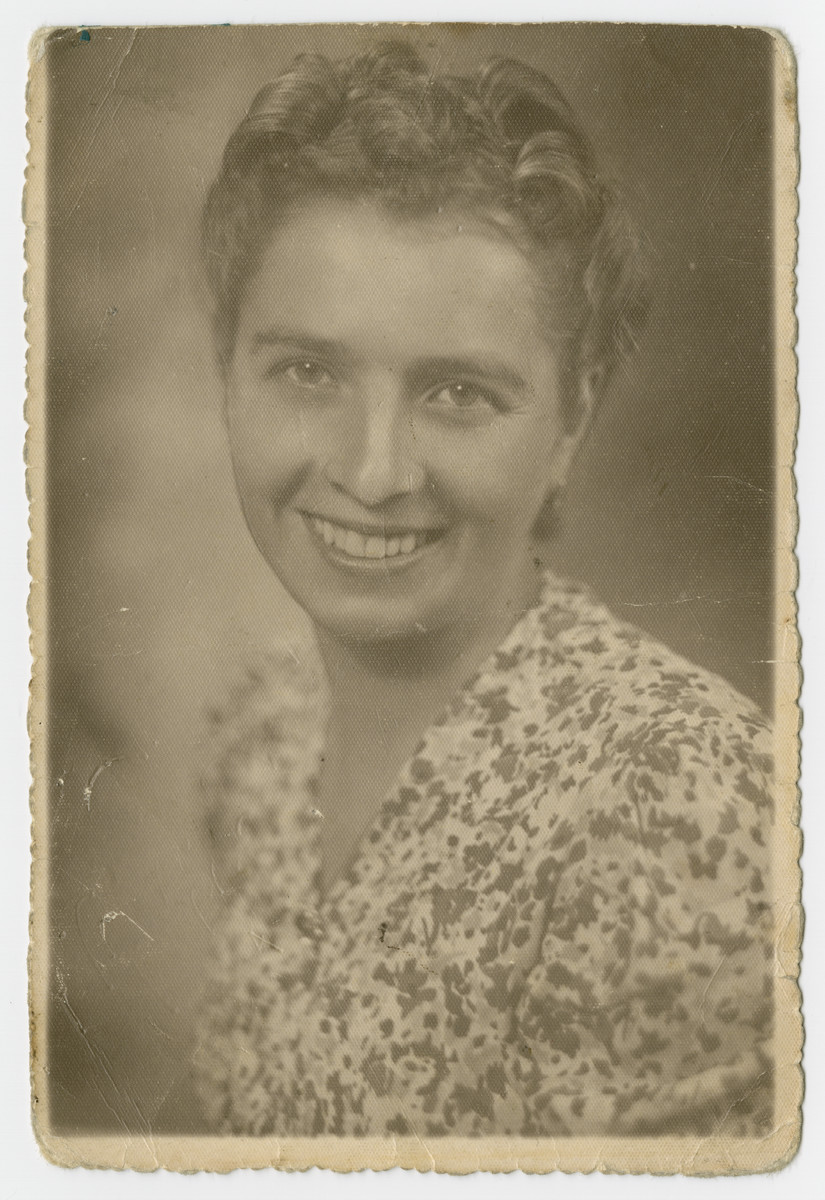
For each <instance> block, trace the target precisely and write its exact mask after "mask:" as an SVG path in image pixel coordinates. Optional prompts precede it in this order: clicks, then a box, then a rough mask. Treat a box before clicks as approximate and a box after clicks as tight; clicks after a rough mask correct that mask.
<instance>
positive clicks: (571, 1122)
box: [517, 724, 773, 1136]
mask: <svg viewBox="0 0 825 1200" xmlns="http://www.w3.org/2000/svg"><path fill="white" fill-rule="evenodd" d="M624 749H625V751H626V753H623V754H618V753H617V754H615V755H613V756H611V760H612V768H611V766H607V767H606V768H605V769H603V770H601V771H599V772H598V773H596V774H595V775H594V776H593V777H592V778H591V780H590V783H589V785H588V786H587V787H586V788H585V789H584V791H583V792H582V794H581V797H580V801H581V803H580V805H579V807H578V809H577V813H576V816H575V819H573V820H571V821H570V822H569V824H568V825H567V830H566V834H565V835H564V836H563V838H562V839H561V840H562V841H564V844H563V845H559V844H558V842H559V841H560V839H559V838H558V837H557V838H556V843H557V844H556V846H555V847H554V848H553V849H552V852H551V853H550V854H548V855H547V856H546V857H545V859H544V861H543V862H542V864H541V865H540V867H539V874H540V875H541V876H542V877H543V878H544V879H545V880H546V881H547V883H548V886H549V888H550V899H549V903H548V907H547V910H546V912H547V924H546V929H545V931H544V935H543V938H542V943H541V954H540V957H539V960H538V962H537V964H536V965H535V966H534V967H533V969H532V970H531V971H530V973H529V975H528V976H527V978H526V980H525V988H524V991H523V993H522V1000H521V1002H520V1005H519V1007H518V1011H517V1036H518V1041H519V1045H520V1051H519V1058H518V1065H517V1075H518V1077H519V1078H518V1087H519V1090H520V1092H521V1096H522V1099H523V1101H524V1103H525V1106H526V1110H527V1113H528V1114H529V1115H528V1122H527V1123H528V1125H529V1127H530V1129H531V1130H532V1131H533V1132H535V1133H537V1134H538V1133H540V1132H541V1130H542V1129H548V1128H559V1127H561V1128H563V1129H566V1131H567V1132H568V1133H569V1134H570V1135H573V1136H575V1135H576V1134H577V1133H587V1132H590V1131H592V1130H593V1129H594V1128H599V1129H601V1130H604V1131H605V1133H608V1134H610V1133H612V1134H654V1133H662V1134H666V1133H670V1134H673V1135H688V1134H694V1133H698V1134H706V1133H712V1132H719V1133H722V1132H724V1133H726V1134H728V1135H729V1136H754V1135H756V1134H758V1133H761V1132H763V1131H764V1129H765V1128H766V1127H769V1123H770V1120H771V1113H772V1079H771V1069H770V1068H771V1052H770V1035H771V1019H772V973H773V972H772V959H773V939H772V928H773V920H772V912H771V905H770V901H769V899H768V898H769V896H770V890H769V880H768V870H769V855H770V844H771V843H770V828H771V784H770V770H771V768H770V755H769V735H768V732H767V730H766V729H765V728H764V727H763V726H762V727H757V725H756V724H752V725H750V726H747V727H746V728H744V729H743V728H740V727H735V728H734V729H733V730H732V729H731V728H728V729H723V728H719V727H718V726H716V727H712V728H711V729H709V730H707V731H706V732H705V734H704V736H702V737H699V736H697V734H696V732H695V730H694V731H686V730H684V729H682V730H679V729H678V727H677V728H676V729H673V728H671V729H670V730H668V729H667V728H666V727H663V726H661V725H657V726H656V728H655V730H653V729H649V730H648V731H641V732H640V733H639V734H638V735H636V741H635V744H632V745H630V746H628V747H625V748H624ZM611 769H612V773H611Z"/></svg>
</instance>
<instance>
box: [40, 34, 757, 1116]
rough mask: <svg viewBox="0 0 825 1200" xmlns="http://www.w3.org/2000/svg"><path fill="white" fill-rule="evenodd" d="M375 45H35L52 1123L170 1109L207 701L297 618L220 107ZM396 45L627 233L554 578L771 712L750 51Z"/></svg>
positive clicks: (232, 118)
mask: <svg viewBox="0 0 825 1200" xmlns="http://www.w3.org/2000/svg"><path fill="white" fill-rule="evenodd" d="M397 32H399V31H397V30H393V29H391V28H388V27H384V28H383V29H380V30H376V29H375V28H370V27H354V26H344V27H339V28H336V27H327V28H318V27H304V28H301V27H282V28H279V27H258V28H255V27H247V28H243V27H237V28H227V27H212V28H205V29H196V28H180V29H174V28H172V29H163V28H157V29H141V30H139V31H134V30H129V29H110V30H106V29H103V30H94V29H93V30H92V31H91V33H90V34H89V35H88V40H86V38H85V35H81V34H80V33H79V32H75V31H71V32H69V33H67V34H66V35H65V36H63V37H61V38H59V39H56V40H54V41H52V42H51V43H50V44H49V46H48V49H47V51H46V77H47V104H48V136H47V139H46V148H47V173H48V176H47V177H48V234H47V248H48V342H47V344H48V395H47V437H48V470H49V558H48V567H47V578H48V584H49V590H50V596H49V600H50V655H49V658H50V673H51V680H50V685H51V692H50V695H51V735H50V738H51V745H50V756H49V757H50V761H49V772H50V775H49V786H50V788H51V789H52V797H53V812H52V822H51V828H52V831H53V834H52V836H53V839H54V840H53V847H52V851H53V855H54V858H53V863H54V870H53V884H54V886H53V894H52V905H53V930H54V934H53V937H54V941H53V945H54V954H53V981H52V992H53V995H54V1007H53V1011H52V1017H51V1023H50V1032H51V1038H52V1041H51V1047H50V1051H49V1064H50V1070H51V1081H52V1097H51V1099H52V1105H53V1109H52V1115H53V1119H54V1121H55V1122H56V1124H57V1127H58V1128H61V1127H62V1128H63V1129H65V1130H66V1131H67V1132H71V1131H72V1130H80V1129H86V1128H94V1129H100V1130H103V1129H110V1130H111V1131H112V1132H117V1131H119V1130H122V1129H123V1128H124V1127H127V1128H129V1129H133V1130H134V1131H135V1132H149V1131H150V1129H151V1130H153V1131H154V1132H163V1130H164V1128H165V1129H171V1128H177V1127H181V1126H182V1125H184V1124H185V1123H186V1122H187V1121H188V1120H189V1119H190V1118H192V1112H191V1106H190V1105H189V1104H188V1102H187V1101H186V1099H185V1098H184V1099H181V1098H180V1096H179V1095H177V1094H176V1083H177V1080H178V1077H179V1076H180V1075H181V1072H182V1071H183V1069H184V1064H185V1061H186V1058H187V1056H188V1054H189V1052H190V1051H191V1048H192V1042H191V1038H192V1032H191V1030H192V1013H193V1008H194V1005H195V1004H196V1002H197V998H198V989H199V986H200V982H201V980H202V977H203V971H204V967H203V964H204V961H205V955H206V954H207V953H208V951H209V945H210V925H211V919H212V914H213V913H214V911H215V905H216V904H217V903H218V902H219V899H220V897H219V892H218V887H217V882H216V881H215V879H214V876H213V873H212V871H211V869H210V861H209V856H208V852H207V850H206V842H205V838H204V833H203V824H204V822H203V813H202V810H201V808H200V805H199V797H198V793H197V788H196V786H195V783H194V781H195V779H196V777H197V774H198V771H199V770H200V769H201V767H202V766H203V765H204V764H205V763H206V762H207V761H208V760H209V756H210V742H209V734H208V724H207V721H206V719H205V716H206V713H207V712H208V710H209V709H210V708H213V707H215V706H216V705H218V706H219V705H221V704H222V703H223V702H224V701H225V699H226V696H227V693H228V691H229V689H230V687H231V685H232V684H233V683H235V682H237V681H238V680H239V679H240V678H242V676H243V675H244V673H245V671H246V670H247V669H248V668H249V667H254V664H255V661H256V658H258V657H259V656H260V654H261V653H262V652H263V651H265V649H266V647H267V646H269V645H271V644H272V643H273V642H274V641H275V640H277V639H281V638H283V637H284V636H291V634H292V633H293V631H298V630H299V629H300V627H301V624H302V620H303V618H302V616H301V614H300V613H298V612H297V611H296V610H295V608H294V606H293V605H292V604H291V602H290V601H288V600H287V598H286V597H285V596H284V593H283V592H282V590H281V589H280V587H279V585H278V583H277V582H276V581H275V579H274V578H273V577H272V575H271V574H270V572H269V570H268V569H267V568H266V567H265V565H264V564H263V562H262V561H259V559H258V557H257V552H256V551H255V549H254V547H253V545H252V542H251V540H250V538H249V536H248V534H247V532H246V529H245V526H244V524H243V521H242V518H241V515H240V512H239V509H238V506H237V502H236V498H235V493H234V487H233V483H232V479H231V474H230V469H229V459H228V452H227V447H226V443H225V437H224V430H223V426H222V419H221V387H220V381H219V378H218V374H217V371H216V368H215V363H214V359H213V354H212V348H211V342H210V333H209V322H208V317H207V311H206V299H205V295H204V290H203V282H202V278H201V275H200V266H199V261H198V244H197V227H198V219H199V212H200V208H201V205H202V203H203V200H204V197H205V194H206V190H207V188H208V186H209V183H210V182H211V179H212V178H213V177H214V174H215V172H216V169H217V166H218V162H219V158H220V155H221V152H222V149H223V146H224V144H225V142H226V139H227V137H228V135H229V133H230V132H231V130H232V129H233V128H234V126H235V125H236V124H237V122H238V121H239V120H240V118H241V117H242V116H243V113H244V109H245V106H246V105H247V104H248V102H249V101H250V99H251V97H252V96H253V95H254V93H255V92H256V91H257V90H258V88H259V87H261V86H262V85H263V84H264V83H266V82H267V81H268V80H270V79H271V78H272V77H273V76H275V75H276V74H278V73H279V72H280V71H281V70H282V69H283V68H284V67H285V66H286V64H287V63H288V62H289V60H290V59H291V58H292V57H293V56H294V55H295V54H297V53H300V52H307V51H309V52H312V51H320V52H322V53H326V54H328V55H329V56H331V57H338V56H340V55H345V54H351V53H355V52H358V51H362V50H364V49H366V48H367V47H368V46H369V45H371V44H373V43H374V41H375V40H376V38H377V37H386V36H387V35H388V34H393V33H397ZM401 32H403V35H404V36H405V37H407V38H408V39H409V40H410V41H411V42H413V43H414V44H415V46H416V47H417V48H419V49H420V50H422V51H423V52H424V53H425V54H426V55H427V57H428V58H429V60H430V61H431V62H432V64H433V65H434V66H435V67H437V69H438V70H440V71H441V70H443V71H450V70H454V71H460V72H463V71H473V70H475V69H476V68H477V67H478V65H479V64H480V63H481V62H483V61H484V60H485V59H487V58H488V57H490V56H491V55H500V54H501V55H512V56H515V57H519V58H522V59H525V60H526V61H528V62H530V63H532V64H534V65H535V66H538V67H540V68H542V69H543V70H546V71H547V72H548V73H549V74H550V76H551V77H552V78H554V79H555V80H556V82H557V83H558V84H559V85H560V87H561V88H562V90H563V91H564V92H565V94H566V95H567V97H568V99H569V100H570V102H571V104H572V106H573V108H574V110H575V111H576V112H577V114H578V115H579V116H580V118H581V120H582V123H583V124H584V126H585V128H586V129H587V130H588V131H589V133H590V135H591V137H592V138H593V141H594V142H595V145H596V150H597V156H598V159H599V161H600V162H601V164H602V167H603V169H604V171H605V172H606V173H607V174H608V175H610V176H612V177H614V178H615V179H617V180H618V182H619V184H620V186H621V188H622V190H623V192H624V194H625V196H626V198H627V202H628V205H629V207H630V209H631V211H632V213H633V214H634V216H635V219H636V221H637V223H638V225H639V227H640V229H641V230H642V233H643V235H644V239H645V243H646V248H647V253H648V257H649V260H650V263H651V270H652V282H653V291H654V305H653V311H652V316H651V320H650V323H649V326H648V328H647V331H646V333H645V334H644V336H643V339H642V342H641V346H640V348H639V352H638V354H637V355H636V357H635V358H634V359H633V360H632V361H631V363H630V365H629V367H628V368H626V369H625V370H624V371H623V373H622V374H621V375H620V376H619V377H618V378H617V379H616V381H615V383H614V385H613V386H612V388H611V391H610V394H609V396H608V397H607V400H606V403H605V405H604V407H603V408H602V410H601V412H600V414H599V417H598V420H597V422H596V425H595V427H594V429H593V431H592V433H591V435H590V437H589V440H588V441H587V443H586V445H585V447H584V449H583V451H582V453H581V455H580V457H579V459H578V462H577V466H576V469H575V472H574V479H573V482H572V485H571V487H570V489H569V491H568V494H567V497H566V500H565V503H564V508H563V527H562V531H561V534H560V536H559V538H558V539H557V541H556V542H555V543H554V546H553V550H552V558H551V563H552V566H553V567H554V568H555V569H556V570H557V571H559V572H560V573H563V574H567V575H571V576H574V577H577V578H579V579H582V580H584V581H585V582H586V583H588V584H589V585H591V586H592V588H593V589H594V590H595V591H596V593H597V594H599V595H600V596H601V598H602V599H604V600H605V601H607V602H608V604H609V605H610V606H611V607H612V608H613V610H614V611H615V612H616V613H617V614H618V615H620V616H622V617H624V618H626V619H627V620H629V621H632V622H633V623H635V624H638V625H640V626H642V627H643V628H645V629H647V630H649V631H650V632H652V633H653V634H654V635H655V636H657V637H659V638H661V640H662V641H664V642H666V643H668V644H669V645H670V646H672V647H673V648H674V649H675V650H677V651H678V652H679V653H681V654H683V655H684V656H685V657H687V658H689V659H691V660H692V661H694V662H696V663H699V664H701V665H702V666H703V667H706V668H708V669H710V670H711V671H714V672H716V673H718V674H720V675H723V676H725V677H727V678H728V679H730V680H731V681H732V682H733V684H734V685H735V686H736V687H738V688H739V689H740V690H741V691H743V692H744V693H746V694H748V695H750V696H752V697H753V698H754V699H755V700H756V701H757V702H758V703H759V704H761V705H762V707H763V708H765V709H769V708H770V706H771V700H772V670H771V659H772V658H774V645H773V637H774V628H773V621H772V600H771V596H772V588H773V556H772V542H773V497H774V461H773V419H774V410H773V404H774V387H773V336H774V333H773V330H774V312H773V296H772V282H771V281H772V271H773V258H772V255H773V243H772V225H773V179H772V167H771V163H772V138H771V102H772V91H771V89H772V78H771V42H770V39H769V37H768V35H766V34H763V33H760V32H758V31H753V30H743V29H739V30H730V29H725V28H710V27H708V28H701V27H700V28H696V27H665V26H662V27H650V26H647V27H645V26H633V25H621V26H620V25H614V26H610V25H605V26H598V27H594V26H582V25H560V26H559V25H557V26H522V27H508V26H499V27H492V28H490V27H488V28H484V27H481V26H478V27H473V26H466V27H447V26H441V27H425V26H412V27H409V28H407V29H405V30H403V31H401ZM41 153H42V149H41ZM40 769H41V770H43V769H45V766H44V764H43V763H42V762H41V766H40ZM167 1093H170V1094H171V1095H172V1096H176V1099H175V1100H174V1102H171V1101H170V1102H168V1103H167V1104H165V1105H164V1100H165V1097H166V1096H167Z"/></svg>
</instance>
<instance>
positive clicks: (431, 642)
mask: <svg viewBox="0 0 825 1200" xmlns="http://www.w3.org/2000/svg"><path fill="white" fill-rule="evenodd" d="M538 589H539V583H538V579H537V577H535V576H533V577H532V579H531V580H530V584H529V586H525V587H521V588H519V589H518V590H516V589H514V590H513V594H511V595H510V596H509V597H504V596H503V597H501V599H500V602H499V604H498V606H497V609H496V610H495V611H494V612H489V611H488V612H487V613H486V614H485V617H486V619H485V620H484V622H483V623H482V622H479V623H478V625H477V626H475V627H474V628H471V629H469V630H468V629H466V628H465V629H463V630H462V631H460V632H459V631H458V630H455V629H444V630H443V631H440V632H439V633H438V634H434V633H429V634H427V635H426V636H424V635H422V636H418V637H416V638H414V639H413V638H411V639H409V640H408V641H401V640H395V641H393V642H385V643H378V644H370V645H365V644H363V643H360V644H352V643H344V642H341V641H340V640H339V639H337V638H333V637H331V636H330V635H329V634H326V633H325V632H324V631H323V630H321V631H319V633H318V643H319V647H320V650H321V655H322V658H323V661H324V666H325V669H326V674H327V679H328V684H329V698H330V704H329V721H328V726H327V738H326V748H325V754H324V760H323V763H322V767H321V774H320V779H319V798H318V802H319V808H320V810H321V812H323V814H324V818H325V819H324V839H323V840H324V876H325V883H326V886H327V887H328V886H329V885H330V884H331V883H332V882H333V881H334V879H335V878H336V877H337V875H338V874H340V873H341V871H342V870H343V869H345V867H346V865H347V863H348V862H349V860H350V858H351V857H352V854H353V852H354V851H355V849H356V847H357V844H358V842H359V841H360V838H361V836H362V835H363V833H364V832H365V831H366V829H367V828H368V826H369V825H370V824H371V823H372V821H373V819H374V818H375V816H376V815H377V812H378V809H379V808H380V806H381V803H382V801H383V800H384V798H385V796H386V795H387V794H388V792H389V790H390V788H391V786H392V784H393V783H394V781H395V779H396V777H397V775H398V773H399V771H400V770H401V768H402V767H403V765H404V763H405V762H407V760H408V759H409V758H410V757H411V755H412V754H413V753H414V751H415V748H416V746H417V744H418V742H419V740H420V738H421V736H422V734H423V733H424V731H425V730H426V729H427V727H428V726H429V725H430V724H431V723H432V721H433V720H434V719H435V718H436V717H437V716H438V714H439V713H440V712H441V711H442V710H443V709H444V708H445V707H446V705H447V704H448V703H449V701H450V700H451V699H452V697H453V696H454V695H455V694H456V692H458V691H459V690H460V689H461V687H462V686H463V685H464V684H465V683H466V682H467V681H468V680H469V679H470V678H472V676H473V675H474V674H475V672H476V671H477V670H478V668H479V667H480V666H481V664H482V663H483V662H484V661H485V660H486V659H487V658H488V657H489V655H490V654H491V653H492V652H493V651H494V650H495V648H496V646H498V645H499V644H500V642H501V641H502V640H503V638H504V637H506V635H507V633H508V632H509V631H510V629H511V628H512V627H513V625H514V624H515V623H516V622H517V621H518V620H519V618H520V617H521V616H522V615H523V613H524V611H525V610H526V609H528V608H529V607H531V606H532V605H533V604H534V603H535V602H536V600H537V598H538Z"/></svg>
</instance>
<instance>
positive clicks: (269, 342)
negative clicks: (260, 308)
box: [251, 327, 346, 358]
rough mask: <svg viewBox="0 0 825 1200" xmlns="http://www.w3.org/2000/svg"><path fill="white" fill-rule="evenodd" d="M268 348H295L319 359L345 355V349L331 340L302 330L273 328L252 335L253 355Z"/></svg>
mask: <svg viewBox="0 0 825 1200" xmlns="http://www.w3.org/2000/svg"><path fill="white" fill-rule="evenodd" d="M268 346H296V347H300V349H301V350H302V351H306V353H307V354H308V355H309V354H317V355H318V356H319V357H320V358H331V357H333V356H335V357H337V358H340V357H342V355H344V354H346V350H345V347H344V346H342V345H341V343H340V342H336V341H333V340H332V339H331V338H323V337H318V336H317V335H315V334H311V333H307V332H305V331H304V330H302V329H286V328H279V327H273V328H270V329H261V330H259V331H258V333H256V334H253V336H252V338H251V348H252V352H253V354H254V353H255V352H257V351H258V350H264V349H266V348H267V347H268Z"/></svg>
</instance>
